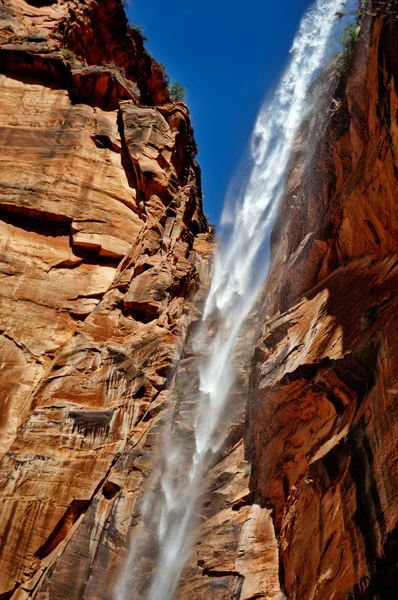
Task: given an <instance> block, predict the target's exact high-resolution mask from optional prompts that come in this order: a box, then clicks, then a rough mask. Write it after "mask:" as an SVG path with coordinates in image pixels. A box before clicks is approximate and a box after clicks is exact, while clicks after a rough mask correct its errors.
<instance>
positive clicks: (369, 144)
mask: <svg viewBox="0 0 398 600" xmlns="http://www.w3.org/2000/svg"><path fill="white" fill-rule="evenodd" d="M396 16H397V9H396V6H395V3H394V2H375V3H374V6H368V5H367V6H366V7H365V9H364V10H363V11H362V14H361V19H360V24H361V30H360V34H359V38H358V41H357V42H356V44H355V48H354V52H353V55H352V57H351V60H350V64H349V68H348V70H347V72H346V73H344V74H343V75H341V73H340V74H338V73H337V72H336V69H335V68H334V67H333V65H332V66H330V67H329V68H328V69H327V70H326V71H325V72H324V73H322V74H321V75H320V77H319V80H318V81H317V83H316V85H315V86H314V90H313V93H314V97H315V100H314V102H315V110H314V111H313V114H312V116H311V117H310V118H309V119H308V120H307V121H306V123H305V124H304V126H303V128H302V132H301V135H300V137H299V139H298V140H297V146H296V149H295V155H294V159H293V161H292V166H291V173H290V176H289V182H288V191H287V193H286V195H285V197H284V199H283V202H282V206H281V210H280V217H279V219H278V221H277V223H276V226H275V230H274V235H273V260H272V265H271V271H270V275H269V280H268V282H267V285H266V287H265V289H264V293H263V295H262V298H261V299H260V300H259V303H258V305H257V307H256V309H255V310H254V311H253V314H252V315H250V318H249V319H248V322H247V324H246V327H245V331H244V332H243V333H242V338H241V340H240V341H239V344H238V347H237V349H236V357H235V359H236V362H237V365H238V366H237V368H238V376H237V380H236V386H235V390H234V393H233V397H232V398H231V402H230V405H229V407H228V417H229V421H230V425H229V429H228V434H227V436H226V440H225V444H224V446H223V447H222V448H221V449H220V451H219V454H218V455H217V456H216V457H215V459H214V464H213V466H212V469H211V470H210V473H209V477H208V481H207V488H206V491H204V492H203V496H202V498H201V499H200V504H199V506H198V515H197V517H198V519H197V522H198V524H199V528H198V533H197V540H196V543H195V545H194V547H193V550H192V555H191V557H187V563H186V566H185V568H184V571H183V573H182V577H181V580H180V583H179V585H178V589H177V591H176V598H178V599H179V600H188V599H189V600H199V599H203V600H207V599H210V598H211V599H214V600H230V599H232V598H236V599H240V600H254V599H255V598H257V599H259V598H263V599H267V600H278V599H279V600H280V599H282V598H285V597H287V598H289V600H315V599H317V600H331V599H334V600H346V599H349V598H352V599H353V598H356V599H358V600H370V599H379V600H385V599H387V600H388V599H389V598H394V599H395V597H396V591H397V589H398V576H397V560H398V559H397V553H398V534H397V518H398V509H397V490H398V481H397V477H398V475H397V468H396V463H397V461H396V454H397V442H396V440H397V438H398V431H397V425H396V423H397V416H396V414H397V408H396V398H397V390H398V370H397V364H398V344H397V336H396V331H397V328H398V321H397V316H396V315H397V314H398V313H397V309H398V306H397V299H396V292H397V289H398V236H397V234H398V221H397V210H396V206H397V197H398V189H397V187H398V185H397V164H396V155H397V150H398V147H397V144H398V141H397V140H398V130H397V110H398V93H397V84H396V82H397V80H398V51H397V42H396V40H397V36H398V31H397V25H396V23H397V20H396ZM0 42H1V46H0V71H1V74H0V86H1V96H0V111H1V115H0V126H1V128H2V136H1V144H2V149H1V150H2V151H1V159H0V160H1V161H2V168H1V177H0V185H1V197H0V202H1V205H0V227H1V241H0V244H1V263H0V264H1V278H2V286H1V293H0V322H1V337H0V356H1V364H2V370H1V372H0V378H1V379H0V385H1V389H2V391H3V395H2V402H1V407H0V408H1V416H0V427H1V438H0V442H1V452H2V459H1V462H0V493H1V519H0V536H1V543H0V561H1V568H0V598H2V599H3V600H6V599H8V598H13V599H14V600H17V599H18V600H22V599H23V600H27V599H28V598H32V599H33V598H36V599H38V600H65V599H66V598H68V600H80V599H82V598H85V599H86V600H92V599H98V600H106V599H109V598H111V597H114V593H115V585H116V584H117V582H118V579H119V577H120V573H122V572H123V566H124V565H125V564H126V559H127V554H128V545H129V541H130V540H131V539H132V537H133V536H134V533H135V531H136V526H137V525H140V520H141V515H142V502H143V495H144V492H145V490H146V489H147V488H148V481H149V479H150V477H149V475H150V473H151V472H152V471H154V470H156V468H157V464H156V463H157V461H158V460H159V457H160V456H161V444H162V437H161V435H160V432H161V429H162V421H163V420H164V419H165V416H166V415H167V414H170V413H171V414H172V415H173V416H174V417H175V419H176V426H175V429H176V431H177V434H178V435H180V436H181V443H182V444H184V443H186V445H187V447H189V445H190V443H191V442H192V440H191V441H190V439H189V436H190V435H191V432H190V430H189V428H187V427H186V423H185V417H186V415H187V414H188V412H189V411H192V410H193V407H194V402H195V398H196V394H197V387H198V386H197V369H196V366H195V363H196V362H197V360H198V359H199V358H200V357H198V356H197V355H195V352H194V346H195V345H194V343H193V341H194V337H195V327H194V324H195V321H196V320H197V318H198V315H199V314H200V302H201V300H202V299H203V293H204V290H205V288H206V285H207V282H208V270H209V267H208V263H209V257H210V251H211V244H212V240H211V237H210V235H209V233H208V229H207V225H206V222H205V219H204V217H203V214H202V210H201V201H200V174H199V170H198V166H197V164H196V163H195V160H194V155H195V144H194V140H193V137H192V131H191V127H190V123H189V115H188V112H187V109H186V107H185V106H184V105H183V104H181V103H177V104H173V103H171V102H170V101H169V95H168V91H167V89H166V87H165V86H164V84H163V78H162V71H161V69H160V68H159V66H158V65H157V64H156V63H155V61H154V60H153V59H151V58H150V57H149V56H148V55H147V54H146V52H145V50H144V48H143V44H142V39H141V37H140V35H139V34H138V33H137V32H135V31H134V30H131V29H129V28H128V26H127V23H126V20H125V17H124V13H123V10H122V6H121V3H120V2H119V1H118V0H108V1H106V2H95V1H94V0H87V1H86V2H73V1H66V2H61V1H59V2H56V1H55V2H51V1H45V2H39V1H33V0H32V1H29V2H25V1H23V0H4V1H3V2H1V4H0ZM320 132H322V136H320ZM253 348H254V355H253V356H252V357H251V354H253V353H252V352H251V350H252V349H253ZM173 411H174V412H173ZM149 546H150V543H149ZM153 558H154V557H153V556H150V555H146V556H144V559H143V561H142V564H140V565H139V571H140V576H142V577H143V579H144V585H146V583H145V582H146V580H148V579H149V577H150V575H151V572H152V569H153ZM135 600H139V599H138V598H136V599H135ZM159 600H162V599H159Z"/></svg>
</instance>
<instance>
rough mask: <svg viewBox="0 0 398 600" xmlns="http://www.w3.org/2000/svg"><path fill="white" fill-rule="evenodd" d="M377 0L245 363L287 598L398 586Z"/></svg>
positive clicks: (282, 242) (389, 153)
mask: <svg viewBox="0 0 398 600" xmlns="http://www.w3.org/2000/svg"><path fill="white" fill-rule="evenodd" d="M377 8H378V7H377V6H376V3H375V6H374V7H373V9H372V11H370V12H371V13H372V14H367V13H366V12H365V13H364V14H363V17H362V20H361V31H360V35H359V39H358V41H357V42H356V44H355V48H354V52H353V56H352V60H351V65H350V68H349V71H348V74H347V76H345V77H343V79H342V80H341V81H340V83H339V85H338V86H337V88H336V89H335V91H334V93H333V100H332V101H331V102H330V104H329V106H328V107H327V106H321V105H320V111H319V112H317V114H316V116H314V117H313V118H312V120H311V121H310V122H308V123H307V124H306V126H305V128H304V131H303V140H302V145H301V146H300V144H299V146H298V149H297V159H296V164H295V167H294V169H293V172H292V175H291V178H290V182H289V190H288V194H287V195H286V197H285V199H284V203H283V206H282V210H281V215H282V214H283V215H285V216H286V214H289V218H288V219H287V220H286V219H282V216H281V217H280V218H279V220H278V223H277V225H276V227H275V231H274V244H275V252H274V259H273V265H272V269H271V273H270V278H269V283H268V300H267V302H268V314H269V318H268V319H267V321H266V324H265V326H264V328H263V331H262V334H261V336H260V340H259V343H258V345H257V347H256V351H255V357H254V361H253V369H252V373H251V382H250V389H251V394H250V400H249V407H248V428H247V438H246V440H247V443H248V449H247V456H249V457H250V460H251V461H252V466H253V471H252V478H251V490H252V492H253V493H254V494H256V496H257V497H258V498H259V499H260V501H261V502H263V503H265V504H267V505H269V506H272V509H273V519H274V524H275V529H276V532H277V535H278V540H279V558H280V580H281V585H282V588H283V590H284V591H285V593H286V596H287V597H288V598H289V599H291V600H296V599H297V600H299V599H300V600H301V599H306V600H307V599H308V600H309V599H313V598H319V599H326V598H328V599H329V598H330V599H331V598H334V599H336V600H342V599H345V598H361V599H362V598H366V599H368V598H380V599H385V598H393V597H395V595H396V592H397V589H398V578H397V577H398V575H397V568H396V562H397V550H398V548H397V519H398V509H397V499H398V497H397V493H398V471H397V439H398V437H397V436H398V428H397V414H398V413H397V392H396V390H397V376H398V372H397V366H396V365H397V363H398V354H397V353H398V346H397V335H396V332H397V297H396V295H397V290H398V270H397V265H398V245H397V235H396V234H397V228H398V222H397V192H398V187H397V164H396V155H397V143H398V136H397V133H398V132H397V89H398V88H397V76H398V71H397V69H398V60H397V42H396V40H397V27H396V22H397V21H396V14H397V11H396V6H393V5H391V4H389V5H388V6H386V7H384V8H385V9H386V12H385V13H384V14H382V13H380V11H378V10H377ZM375 15H376V16H375ZM330 100H331V99H330V98H329V101H330ZM321 104H322V102H321ZM320 121H322V122H323V124H324V126H325V134H324V136H323V137H322V139H321V140H318V142H317V143H316V145H315V149H314V152H313V154H312V155H310V159H309V161H308V163H307V164H306V163H302V162H301V158H300V153H301V148H302V147H303V146H304V149H305V146H306V144H309V145H311V144H312V142H313V140H316V137H315V136H316V130H317V127H318V126H317V122H318V123H319V122H320Z"/></svg>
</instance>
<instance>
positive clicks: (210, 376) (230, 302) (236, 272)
mask: <svg viewBox="0 0 398 600" xmlns="http://www.w3.org/2000/svg"><path fill="white" fill-rule="evenodd" d="M344 5H345V2H344V1H342V0H317V2H316V3H315V4H314V6H313V7H312V8H311V9H310V10H309V11H308V13H307V14H306V15H305V17H304V18H303V20H302V22H301V25H300V28H299V31H298V33H297V36H296V38H295V41H294V43H293V47H292V50H291V55H292V56H291V61H290V64H289V66H288V68H287V69H286V71H285V73H284V75H283V77H282V80H281V82H280V84H279V86H278V88H277V90H276V92H275V94H274V97H273V98H272V99H271V101H270V102H267V103H265V105H264V106H263V108H262V109H261V111H260V114H259V116H258V118H257V122H256V124H255V127H254V132H253V134H252V139H251V148H250V150H251V167H250V169H251V170H250V175H249V177H248V180H247V184H246V186H245V189H244V191H243V192H242V194H241V197H239V198H238V199H237V200H236V201H235V202H234V203H233V205H232V206H227V207H226V208H225V209H224V213H223V216H222V222H221V226H222V229H223V231H222V234H223V235H222V239H223V243H222V244H221V247H220V250H219V251H218V252H217V253H216V254H215V257H214V267H213V274H212V281H211V286H210V291H209V295H208V298H207V302H206V306H205V311H204V315H203V321H202V325H201V335H200V336H199V338H201V339H202V346H203V345H204V344H206V345H207V347H206V353H205V356H206V358H205V359H204V360H203V362H202V364H201V365H200V369H199V371H200V372H199V378H200V392H201V394H200V401H199V403H198V405H197V407H196V414H195V417H194V419H193V422H192V423H191V427H192V430H193V435H194V440H193V443H192V445H191V447H190V450H191V453H190V455H188V456H187V447H186V445H185V446H184V448H182V447H180V446H179V442H178V441H176V439H177V438H178V436H177V437H176V436H175V435H173V426H174V423H172V422H170V423H169V424H168V426H167V433H166V434H165V436H164V443H163V446H162V448H161V451H162V455H161V456H160V457H159V462H160V465H159V471H158V473H157V475H156V476H155V480H156V477H159V479H158V480H157V481H155V483H154V484H153V486H152V488H151V490H149V492H148V494H147V497H146V500H145V502H144V504H143V507H142V523H141V525H140V527H141V529H138V531H137V533H136V535H135V538H134V539H133V540H132V544H131V547H130V552H129V557H128V560H127V563H126V565H125V568H124V571H123V574H122V577H121V579H120V581H119V585H118V587H117V591H116V600H144V599H145V600H170V599H171V598H172V597H173V595H174V592H175V589H176V585H177V583H178V579H179V576H180V573H181V570H182V568H183V566H184V563H185V561H186V560H187V558H188V556H189V551H190V544H191V541H192V534H193V530H194V529H195V525H196V523H195V519H194V513H195V509H196V505H197V499H198V495H199V493H200V491H201V486H202V482H203V479H204V476H205V469H206V466H207V464H208V460H209V456H211V454H212V453H214V452H215V451H216V450H217V449H218V447H219V445H220V442H221V441H222V438H223V433H225V429H224V417H225V407H226V403H227V400H228V395H229V393H230V391H231V387H232V386H233V384H234V380H235V378H234V373H233V368H232V355H233V352H234V347H235V344H236V341H237V339H238V336H239V333H240V331H241V327H242V324H243V322H244V321H245V319H246V317H247V315H248V314H249V312H250V310H251V309H252V307H253V305H254V303H255V300H256V297H257V296H258V293H259V290H260V288H261V286H262V285H263V284H264V281H265V277H266V272H267V268H268V255H269V252H268V249H267V244H268V243H269V238H270V233H271V229H272V226H273V223H274V220H275V216H276V211H277V206H278V200H279V198H280V196H281V194H282V191H283V186H284V183H285V175H286V170H287V167H288V163H289V160H290V157H291V148H292V145H293V142H294V140H295V137H296V135H297V133H298V129H299V127H300V124H301V123H302V121H303V119H304V117H305V116H306V115H307V114H308V111H309V109H310V107H309V106H308V96H307V92H308V89H309V86H310V84H311V83H312V82H313V80H314V77H315V75H316V74H317V72H318V71H319V69H320V68H321V67H322V66H323V64H324V62H325V58H326V55H327V49H328V42H329V40H330V39H331V37H332V34H333V32H334V28H335V26H336V21H337V19H336V17H335V14H336V13H337V12H338V11H339V10H341V8H342V6H344ZM260 254H261V256H260ZM215 315H216V318H217V331H216V333H215V334H214V335H213V336H212V340H211V342H210V346H209V337H210V338H211V336H209V335H208V328H209V325H208V323H209V322H211V323H212V325H211V326H214V319H213V318H212V317H214V316H215ZM198 350H199V351H201V350H203V347H202V348H201V347H200V344H199V347H198ZM187 461H188V468H187V466H186V465H187ZM182 464H184V465H185V467H184V469H182V468H181V465H182ZM149 538H151V540H150V542H149V541H148V540H149ZM145 553H151V554H152V558H153V557H154V556H155V559H156V560H155V569H154V572H153V574H152V576H151V577H150V578H149V585H148V583H147V582H146V583H145V584H143V583H142V577H141V575H140V573H139V572H137V569H142V568H143V567H142V565H143V564H146V563H145Z"/></svg>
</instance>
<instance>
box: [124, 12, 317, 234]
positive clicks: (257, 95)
mask: <svg viewBox="0 0 398 600" xmlns="http://www.w3.org/2000/svg"><path fill="white" fill-rule="evenodd" d="M311 4H312V2H310V1H309V0H308V1H307V0H239V1H238V0H201V1H200V2H199V1H198V2H195V1H193V0H174V1H173V2H172V3H170V2H165V1H164V0H131V1H130V6H129V8H128V9H127V15H128V17H129V19H130V21H131V22H132V24H136V25H141V26H142V27H143V28H144V31H145V34H146V35H147V36H148V38H149V40H148V42H147V43H146V46H147V48H148V50H149V51H150V52H151V53H152V54H153V56H154V57H155V59H156V60H157V61H158V62H162V63H164V65H165V66H166V69H167V72H168V74H169V76H170V79H171V80H172V81H174V80H178V81H180V82H181V83H182V84H183V85H184V86H185V88H186V90H187V97H186V103H187V105H188V107H189V110H190V112H191V117H192V123H193V127H194V130H195V138H196V141H197V144H198V147H199V155H198V160H199V163H200V166H201V168H202V183H203V192H204V200H203V202H204V210H205V212H206V213H207V215H208V216H209V219H210V222H211V223H218V221H219V219H220V214H221V209H222V205H223V202H224V197H225V194H226V191H227V188H228V183H229V181H230V179H231V178H232V176H233V175H234V172H235V171H236V170H237V168H238V166H239V163H240V161H241V159H242V158H243V155H244V153H245V149H246V146H247V143H248V140H249V137H250V134H251V131H252V127H253V125H254V120H255V118H256V115H257V112H258V110H259V108H260V106H261V104H262V101H263V99H264V96H265V95H266V94H267V93H269V92H270V91H272V89H273V88H274V87H275V86H276V84H277V82H278V79H279V77H280V75H281V72H282V70H283V68H284V66H285V65H286V63H287V60H288V56H289V50H290V47H291V44H292V41H293V37H294V34H295V32H296V30H297V28H298V25H299V22H300V19H301V17H302V15H303V14H304V12H305V11H306V9H307V8H308V7H309V6H310V5H311Z"/></svg>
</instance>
